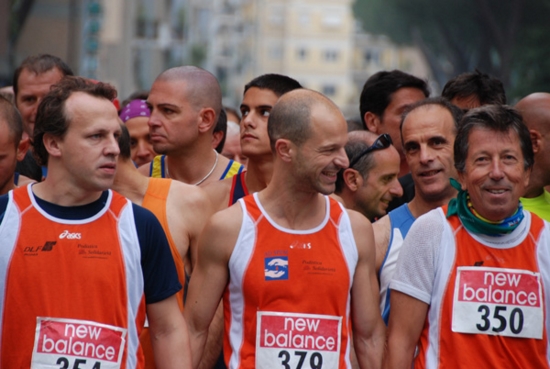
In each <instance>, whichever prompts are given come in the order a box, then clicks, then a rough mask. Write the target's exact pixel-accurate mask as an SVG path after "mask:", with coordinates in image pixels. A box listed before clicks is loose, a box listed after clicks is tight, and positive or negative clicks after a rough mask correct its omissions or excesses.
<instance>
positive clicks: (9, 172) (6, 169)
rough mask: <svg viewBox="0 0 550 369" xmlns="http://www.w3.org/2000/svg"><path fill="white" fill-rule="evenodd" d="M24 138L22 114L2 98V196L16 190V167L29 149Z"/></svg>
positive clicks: (0, 97) (0, 173)
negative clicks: (22, 138)
mask: <svg viewBox="0 0 550 369" xmlns="http://www.w3.org/2000/svg"><path fill="white" fill-rule="evenodd" d="M22 136H23V121H22V119H21V114H19V112H18V111H17V109H16V108H15V106H14V105H13V103H12V102H11V101H9V100H7V99H6V98H4V97H2V96H0V195H3V194H6V193H8V191H10V190H12V189H14V188H15V182H16V181H14V177H15V175H16V174H15V166H16V164H17V162H18V161H19V160H23V157H24V156H25V153H26V152H27V149H28V147H29V141H28V140H21V137H22ZM17 175H18V174H17Z"/></svg>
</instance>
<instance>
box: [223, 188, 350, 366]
mask: <svg viewBox="0 0 550 369" xmlns="http://www.w3.org/2000/svg"><path fill="white" fill-rule="evenodd" d="M239 203H240V204H241V206H242V208H243V223H242V227H241V230H240V233H239V237H238V239H237V243H236V245H235V248H234V250H233V253H232V255H231V258H230V260H229V275H230V281H229V285H228V287H227V288H226V291H225V293H224V317H225V336H224V355H225V361H226V363H227V364H228V367H229V368H231V369H236V368H264V369H266V368H267V369H269V368H288V367H290V368H296V367H297V366H299V365H303V367H308V368H309V367H311V368H351V364H350V361H349V353H350V340H349V337H350V329H351V328H350V326H351V325H350V324H351V323H350V289H351V281H352V280H353V276H354V273H355V268H356V265H357V260H358V253H357V247H356V245H355V240H354V238H353V233H352V230H351V224H350V220H349V217H348V215H347V212H346V211H345V210H344V209H343V208H342V206H341V205H340V204H339V203H338V202H336V201H334V200H333V199H330V198H328V197H326V209H327V211H326V216H325V218H324V220H323V222H322V223H321V224H320V225H319V226H317V227H316V228H314V229H309V230H290V229H285V228H283V227H281V226H279V225H277V224H276V223H275V222H274V221H273V220H271V219H270V217H269V215H268V214H267V213H266V212H265V210H263V208H262V206H261V204H260V203H259V201H258V197H257V194H254V195H252V196H246V197H244V198H243V199H241V200H239Z"/></svg>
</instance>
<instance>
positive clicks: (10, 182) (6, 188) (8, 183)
mask: <svg viewBox="0 0 550 369" xmlns="http://www.w3.org/2000/svg"><path fill="white" fill-rule="evenodd" d="M13 180H14V176H13V175H12V176H11V177H10V178H9V179H7V180H6V183H5V184H4V186H3V187H2V188H1V189H0V195H5V194H7V193H8V192H10V191H11V190H13V189H14V188H15V184H14V183H13Z"/></svg>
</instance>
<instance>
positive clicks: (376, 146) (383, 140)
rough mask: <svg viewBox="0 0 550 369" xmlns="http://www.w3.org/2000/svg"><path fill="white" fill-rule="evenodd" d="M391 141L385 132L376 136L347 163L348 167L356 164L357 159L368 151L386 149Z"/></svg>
mask: <svg viewBox="0 0 550 369" xmlns="http://www.w3.org/2000/svg"><path fill="white" fill-rule="evenodd" d="M392 143H393V142H392V140H391V137H390V135H389V134H387V133H383V134H381V135H380V136H378V138H377V139H376V140H375V141H374V143H373V144H372V145H370V146H369V147H367V148H366V149H365V150H364V151H363V152H361V154H359V155H357V157H355V159H353V160H352V161H351V163H350V164H349V167H350V168H351V167H353V166H354V165H355V164H357V162H358V161H359V159H361V158H362V157H363V156H365V155H367V154H368V153H369V152H372V151H376V150H382V149H387V148H388V147H390V145H391V144H392Z"/></svg>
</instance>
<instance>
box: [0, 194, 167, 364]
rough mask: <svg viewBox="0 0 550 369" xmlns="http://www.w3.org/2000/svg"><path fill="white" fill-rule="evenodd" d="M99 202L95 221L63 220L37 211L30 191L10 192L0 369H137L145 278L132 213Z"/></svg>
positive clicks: (2, 255)
mask: <svg viewBox="0 0 550 369" xmlns="http://www.w3.org/2000/svg"><path fill="white" fill-rule="evenodd" d="M104 195H105V197H104V198H105V199H104V205H103V203H100V209H101V210H100V211H98V212H97V213H95V215H94V216H92V217H89V218H86V219H80V220H68V219H61V218H57V217H55V216H53V215H52V214H50V213H48V212H46V211H45V210H44V209H43V208H42V207H40V206H39V205H38V202H37V201H38V199H36V198H35V197H34V195H33V194H32V189H31V186H27V187H23V188H19V189H16V190H14V191H11V192H10V193H9V200H8V202H7V206H6V208H5V212H4V213H3V218H2V222H1V225H0V243H1V246H2V247H1V248H0V317H1V321H0V356H1V363H0V366H1V367H2V368H29V367H32V368H73V367H75V368H76V367H79V368H86V369H88V368H102V369H105V368H109V369H111V368H113V369H114V368H140V367H141V366H142V360H143V358H142V355H141V352H140V351H141V349H140V346H139V340H138V337H139V333H140V331H141V328H142V327H143V323H144V320H145V295H144V289H145V290H147V288H148V286H147V284H148V283H150V282H147V281H149V280H150V279H146V280H145V281H144V273H145V272H144V271H143V266H142V255H141V252H142V250H140V247H139V246H140V240H139V239H138V231H137V230H136V223H135V215H136V213H135V210H134V207H133V205H132V204H131V203H130V202H129V200H127V199H126V198H124V197H122V196H121V195H119V194H117V193H115V192H112V191H107V192H105V193H104ZM102 196H103V195H102ZM85 206H87V205H85ZM76 208H78V207H76ZM76 208H66V209H67V210H66V211H69V209H70V210H71V211H72V210H74V209H76ZM140 210H142V211H144V210H143V209H140ZM151 217H152V215H151ZM153 225H155V224H153ZM159 228H160V226H159ZM146 255H147V253H146ZM151 256H155V255H153V254H151ZM163 256H164V255H163ZM163 260H165V257H164V259H163ZM145 275H146V276H148V275H149V272H147V273H145ZM146 278H150V277H146ZM176 283H177V281H176ZM173 293H174V292H171V293H170V294H173Z"/></svg>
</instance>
